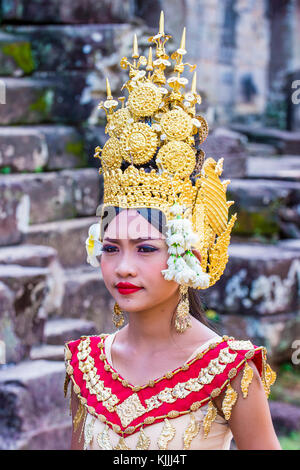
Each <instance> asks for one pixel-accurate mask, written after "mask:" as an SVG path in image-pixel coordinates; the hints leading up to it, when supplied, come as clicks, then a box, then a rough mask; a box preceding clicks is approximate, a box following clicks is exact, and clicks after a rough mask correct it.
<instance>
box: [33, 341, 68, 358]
mask: <svg viewBox="0 0 300 470" xmlns="http://www.w3.org/2000/svg"><path fill="white" fill-rule="evenodd" d="M30 359H31V360H33V361H37V360H40V359H43V360H46V361H63V360H64V345H63V344H62V345H52V344H51V345H50V344H40V345H36V346H33V347H32V348H31V350H30Z"/></svg>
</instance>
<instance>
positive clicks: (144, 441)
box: [136, 428, 151, 450]
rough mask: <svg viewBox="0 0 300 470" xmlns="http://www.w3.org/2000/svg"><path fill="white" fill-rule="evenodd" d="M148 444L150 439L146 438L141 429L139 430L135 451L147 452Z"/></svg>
mask: <svg viewBox="0 0 300 470" xmlns="http://www.w3.org/2000/svg"><path fill="white" fill-rule="evenodd" d="M150 442H151V440H150V437H148V436H147V435H146V434H145V431H144V429H143V428H141V430H140V432H139V438H138V442H137V445H136V449H137V450H147V449H149V446H150Z"/></svg>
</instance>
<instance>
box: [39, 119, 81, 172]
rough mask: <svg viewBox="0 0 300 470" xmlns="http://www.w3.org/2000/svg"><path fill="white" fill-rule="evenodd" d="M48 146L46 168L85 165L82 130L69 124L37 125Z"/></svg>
mask: <svg viewBox="0 0 300 470" xmlns="http://www.w3.org/2000/svg"><path fill="white" fill-rule="evenodd" d="M38 129H39V131H40V132H41V133H42V135H43V136H44V139H45V141H46V143H47V147H48V161H47V165H46V168H47V170H50V171H52V170H60V169H71V168H79V167H83V166H86V164H87V162H88V154H87V153H86V151H85V138H84V133H83V130H82V129H81V128H79V127H71V126H58V125H55V126H51V125H49V126H38Z"/></svg>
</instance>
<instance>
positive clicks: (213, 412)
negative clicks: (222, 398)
mask: <svg viewBox="0 0 300 470" xmlns="http://www.w3.org/2000/svg"><path fill="white" fill-rule="evenodd" d="M216 416H217V408H216V407H215V406H214V404H213V402H212V401H211V400H210V402H209V403H208V409H207V413H206V415H205V418H204V420H203V436H204V438H207V436H208V434H209V431H210V428H211V425H212V423H213V422H214V420H215V419H216Z"/></svg>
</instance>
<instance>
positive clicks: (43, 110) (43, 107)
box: [29, 90, 54, 117]
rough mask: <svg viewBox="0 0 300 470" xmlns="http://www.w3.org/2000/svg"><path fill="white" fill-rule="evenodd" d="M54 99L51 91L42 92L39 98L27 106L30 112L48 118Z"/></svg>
mask: <svg viewBox="0 0 300 470" xmlns="http://www.w3.org/2000/svg"><path fill="white" fill-rule="evenodd" d="M53 98H54V92H53V90H47V91H44V92H43V93H42V94H41V95H40V97H39V98H38V99H37V100H36V101H35V102H34V103H32V104H31V105H30V106H29V110H30V111H36V112H38V113H40V114H41V115H43V116H45V117H46V116H48V115H49V112H50V110H51V107H52V103H53Z"/></svg>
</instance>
